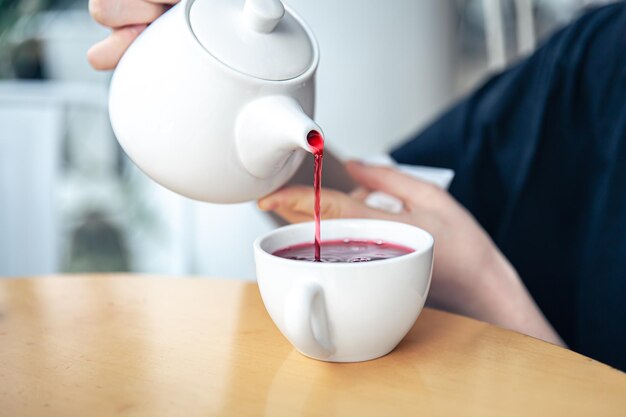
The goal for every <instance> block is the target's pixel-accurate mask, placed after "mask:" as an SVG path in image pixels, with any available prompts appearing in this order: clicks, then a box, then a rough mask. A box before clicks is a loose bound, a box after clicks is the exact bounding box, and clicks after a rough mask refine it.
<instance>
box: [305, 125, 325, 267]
mask: <svg viewBox="0 0 626 417" xmlns="http://www.w3.org/2000/svg"><path fill="white" fill-rule="evenodd" d="M307 141H308V142H309V147H310V148H311V151H312V152H313V157H314V158H315V169H314V174H313V189H314V191H315V205H314V206H313V210H314V218H315V261H316V262H320V261H321V246H322V244H321V243H322V239H321V233H320V220H321V219H320V200H321V191H322V162H323V160H324V138H323V137H322V134H321V133H320V132H317V131H315V130H312V131H311V132H310V133H309V135H308V137H307Z"/></svg>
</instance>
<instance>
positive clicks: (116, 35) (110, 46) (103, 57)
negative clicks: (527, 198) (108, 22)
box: [87, 25, 146, 70]
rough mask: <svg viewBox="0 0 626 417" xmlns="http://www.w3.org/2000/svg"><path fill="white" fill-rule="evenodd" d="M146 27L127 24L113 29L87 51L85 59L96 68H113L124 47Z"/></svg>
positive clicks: (124, 49) (122, 53) (124, 50)
mask: <svg viewBox="0 0 626 417" xmlns="http://www.w3.org/2000/svg"><path fill="white" fill-rule="evenodd" d="M145 28H146V25H133V26H127V27H125V28H122V29H115V30H114V31H113V33H111V35H110V36H109V37H108V38H106V39H104V40H103V41H100V42H98V43H97V44H95V45H94V46H92V47H91V48H90V49H89V51H88V52H87V59H88V60H89V63H90V64H91V66H92V67H94V68H95V69H97V70H110V69H113V68H115V66H116V65H117V63H118V62H119V60H120V58H122V55H124V52H126V49H128V47H129V46H130V44H131V43H132V42H133V41H134V40H135V39H136V38H137V36H139V34H140V33H141V32H142V31H143V30H144V29H145Z"/></svg>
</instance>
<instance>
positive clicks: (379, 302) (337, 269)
mask: <svg viewBox="0 0 626 417" xmlns="http://www.w3.org/2000/svg"><path fill="white" fill-rule="evenodd" d="M313 233H314V224H313V223H312V222H311V223H301V224H295V225H291V226H285V227H282V228H280V229H277V230H274V231H272V232H270V233H268V234H266V235H264V236H261V237H259V238H258V239H257V240H256V241H255V242H254V256H255V261H256V272H257V279H258V283H259V289H260V291H261V297H262V298H263V302H264V303H265V308H267V311H268V313H269V315H270V316H271V318H272V320H273V321H274V323H276V326H277V327H278V328H279V330H280V331H281V332H282V333H283V335H284V336H285V337H286V338H287V339H288V340H289V341H290V342H291V344H293V345H294V346H295V347H296V349H297V350H298V351H300V353H302V354H304V355H306V356H308V357H311V358H314V359H319V360H323V361H329V362H360V361H366V360H370V359H375V358H378V357H380V356H384V355H386V354H387V353H389V352H391V351H392V350H393V349H394V348H395V347H396V346H397V345H398V343H400V341H401V340H402V338H403V337H404V336H405V335H406V334H407V333H408V331H409V330H410V329H411V327H412V326H413V324H414V323H415V320H416V319H417V317H418V316H419V314H420V312H421V311H422V308H423V306H424V302H425V301H426V295H427V294H428V289H429V287H430V279H431V273H432V262H433V238H432V236H431V235H430V234H429V233H427V232H425V231H424V230H422V229H419V228H417V227H414V226H410V225H407V224H403V223H396V222H390V221H383V220H365V219H339V220H326V221H323V222H322V238H323V240H336V239H345V238H349V239H367V240H377V239H381V240H384V241H387V242H390V243H397V244H400V245H404V246H408V247H410V248H412V249H414V252H412V253H409V254H407V255H402V256H398V257H395V258H389V259H384V260H377V261H371V262H361V263H319V262H307V261H296V260H291V259H285V258H280V257H278V256H274V255H272V253H273V252H275V251H276V250H278V249H282V248H284V247H286V246H291V245H295V244H298V243H303V242H311V240H312V239H311V238H312V236H313Z"/></svg>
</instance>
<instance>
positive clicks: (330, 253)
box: [273, 239, 414, 263]
mask: <svg viewBox="0 0 626 417" xmlns="http://www.w3.org/2000/svg"><path fill="white" fill-rule="evenodd" d="M320 251H321V254H320V255H321V256H320V257H319V258H317V257H316V253H315V244H314V243H300V244H298V245H293V246H287V247H286V248H282V249H279V250H277V251H275V252H274V253H273V255H274V256H279V257H281V258H286V259H293V260H296V261H309V262H327V263H352V262H371V261H378V260H382V259H389V258H395V257H397V256H402V255H406V254H408V253H411V252H414V250H413V249H411V248H409V247H406V246H402V245H398V244H396V243H390V242H385V241H382V240H358V239H343V240H327V241H323V242H321V245H320Z"/></svg>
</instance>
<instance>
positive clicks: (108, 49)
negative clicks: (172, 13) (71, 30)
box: [87, 0, 179, 70]
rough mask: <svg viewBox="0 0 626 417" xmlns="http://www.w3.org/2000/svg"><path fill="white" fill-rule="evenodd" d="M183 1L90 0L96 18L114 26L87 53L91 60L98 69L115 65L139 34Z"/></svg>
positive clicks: (90, 9)
mask: <svg viewBox="0 0 626 417" xmlns="http://www.w3.org/2000/svg"><path fill="white" fill-rule="evenodd" d="M178 2H179V0H89V12H90V13H91V16H92V17H93V18H94V20H95V21H96V22H98V23H100V24H101V25H103V26H106V27H108V28H111V29H112V32H111V35H109V37H108V38H106V39H104V40H103V41H100V42H98V43H97V44H95V45H94V46H92V47H91V49H89V52H87V59H88V60H89V63H90V64H91V66H92V67H94V68H95V69H98V70H110V69H113V68H115V66H116V65H117V63H118V62H119V61H120V58H121V57H122V55H123V54H124V52H125V51H126V49H128V47H129V46H130V44H131V43H132V42H133V41H134V40H135V39H136V38H137V36H139V34H140V33H141V32H142V31H143V30H144V29H145V28H146V27H147V26H148V25H149V24H150V23H152V22H153V21H154V20H155V19H156V18H157V17H159V16H161V15H162V14H163V13H165V12H166V11H167V10H168V9H169V8H170V7H172V5H174V4H176V3H178Z"/></svg>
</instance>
